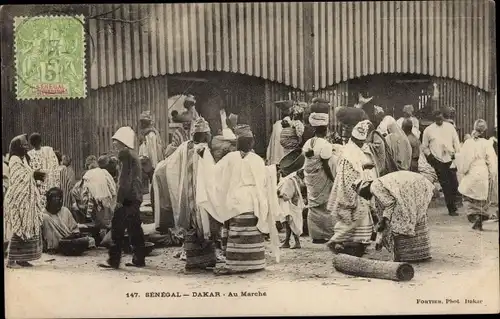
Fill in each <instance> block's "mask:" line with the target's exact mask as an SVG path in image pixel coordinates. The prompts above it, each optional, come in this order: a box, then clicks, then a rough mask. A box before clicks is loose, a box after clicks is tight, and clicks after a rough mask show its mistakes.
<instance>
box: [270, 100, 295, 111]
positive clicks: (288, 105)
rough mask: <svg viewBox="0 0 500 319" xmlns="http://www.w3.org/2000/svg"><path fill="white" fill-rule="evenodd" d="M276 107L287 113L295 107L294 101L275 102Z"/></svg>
mask: <svg viewBox="0 0 500 319" xmlns="http://www.w3.org/2000/svg"><path fill="white" fill-rule="evenodd" d="M274 105H276V107H277V108H279V109H280V110H282V111H287V110H289V109H291V108H292V107H293V101H292V100H285V101H276V102H274Z"/></svg>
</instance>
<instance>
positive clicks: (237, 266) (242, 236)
mask: <svg viewBox="0 0 500 319" xmlns="http://www.w3.org/2000/svg"><path fill="white" fill-rule="evenodd" d="M227 235H228V238H227V247H226V268H228V269H229V270H231V271H233V272H245V271H256V270H262V269H264V268H265V267H266V257H265V247H264V236H263V235H262V233H261V232H260V231H259V230H258V228H257V217H255V215H254V214H253V213H244V214H240V215H238V216H236V217H234V218H232V219H231V220H229V229H228V232H227Z"/></svg>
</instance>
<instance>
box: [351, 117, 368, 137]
mask: <svg viewBox="0 0 500 319" xmlns="http://www.w3.org/2000/svg"><path fill="white" fill-rule="evenodd" d="M369 125H370V121H368V120H364V121H361V122H358V124H356V126H355V127H354V128H353V129H352V137H354V138H355V139H358V140H360V141H364V140H366V137H367V136H368V128H369Z"/></svg>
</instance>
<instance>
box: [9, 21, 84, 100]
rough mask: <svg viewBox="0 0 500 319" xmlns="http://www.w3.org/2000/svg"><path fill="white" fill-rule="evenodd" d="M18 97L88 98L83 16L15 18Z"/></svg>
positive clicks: (21, 98)
mask: <svg viewBox="0 0 500 319" xmlns="http://www.w3.org/2000/svg"><path fill="white" fill-rule="evenodd" d="M14 56H15V70H16V81H15V83H16V97H17V99H18V100H30V99H57V98H62V99H64V98H70V99H71V98H85V97H86V95H87V88H86V67H85V27H84V17H83V16H36V17H15V18H14Z"/></svg>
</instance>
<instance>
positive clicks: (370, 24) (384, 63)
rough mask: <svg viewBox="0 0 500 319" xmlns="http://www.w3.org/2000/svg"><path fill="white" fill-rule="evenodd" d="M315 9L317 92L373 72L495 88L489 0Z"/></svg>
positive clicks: (379, 3)
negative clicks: (445, 79)
mask: <svg viewBox="0 0 500 319" xmlns="http://www.w3.org/2000/svg"><path fill="white" fill-rule="evenodd" d="M312 5H313V10H312V14H313V19H312V20H313V21H314V32H313V33H314V35H315V36H314V68H313V71H314V75H313V78H314V88H315V89H321V88H325V87H328V86H331V85H332V84H334V83H339V82H342V81H346V80H348V79H352V78H356V77H360V76H364V75H368V74H375V73H420V74H427V75H432V76H436V77H449V78H453V79H457V80H459V81H462V82H464V83H468V84H471V85H474V86H477V87H479V88H481V89H483V90H486V91H489V90H491V89H492V88H493V87H494V83H492V79H491V70H492V67H493V66H492V65H491V62H492V55H491V51H492V50H494V49H495V48H494V47H493V45H494V44H493V42H492V41H493V39H492V34H491V31H492V30H493V28H494V16H493V15H492V12H494V11H495V7H494V2H493V1H488V0H460V1H366V2H364V1H359V2H334V3H327V2H322V3H313V4H312ZM492 18H493V19H492ZM493 38H494V35H493Z"/></svg>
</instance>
